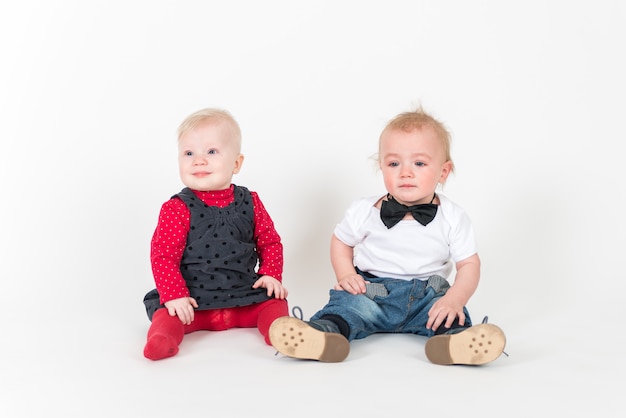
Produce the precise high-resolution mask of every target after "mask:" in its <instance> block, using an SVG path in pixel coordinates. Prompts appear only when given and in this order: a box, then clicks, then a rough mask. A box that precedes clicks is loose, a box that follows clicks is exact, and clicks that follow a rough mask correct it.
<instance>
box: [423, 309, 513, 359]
mask: <svg viewBox="0 0 626 418" xmlns="http://www.w3.org/2000/svg"><path fill="white" fill-rule="evenodd" d="M505 345H506V337H505V336H504V332H502V330H501V329H500V328H499V327H497V326H496V325H493V324H487V323H486V317H485V320H484V321H483V323H482V324H480V325H474V326H472V327H469V328H467V329H465V330H463V331H461V332H459V333H457V334H442V335H435V336H434V337H430V338H429V339H428V341H426V347H425V351H426V357H427V358H428V360H430V362H431V363H434V364H442V365H447V364H466V365H479V364H486V363H489V362H491V361H494V360H495V359H497V358H498V357H500V354H502V353H503V352H504V346H505Z"/></svg>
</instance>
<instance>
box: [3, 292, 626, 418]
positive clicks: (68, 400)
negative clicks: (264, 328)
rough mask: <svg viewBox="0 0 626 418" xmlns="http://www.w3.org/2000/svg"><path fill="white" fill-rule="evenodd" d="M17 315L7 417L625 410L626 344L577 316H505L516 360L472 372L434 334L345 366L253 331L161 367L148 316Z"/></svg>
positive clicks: (191, 347) (364, 350) (196, 346)
mask: <svg viewBox="0 0 626 418" xmlns="http://www.w3.org/2000/svg"><path fill="white" fill-rule="evenodd" d="M79 305H80V303H79ZM79 305H78V306H79ZM65 312H66V314H69V313H70V310H66V311H65ZM17 314H18V313H17V312H16V316H15V317H14V318H11V320H10V321H8V320H7V318H5V320H3V324H8V330H9V334H8V335H7V334H6V333H5V334H4V335H3V337H2V346H3V347H2V352H3V356H2V359H1V362H0V373H1V374H0V397H1V398H2V399H1V403H0V416H1V417H5V418H13V417H16V418H17V417H30V418H32V417H43V416H53V415H54V416H60V417H127V416H128V417H130V416H136V417H175V416H197V417H249V416H261V417H266V416H267V417H292V416H293V417H299V416H311V417H316V416H317V417H326V416H330V417H335V416H337V417H338V416H350V417H352V416H366V417H369V416H372V417H373V416H411V417H419V416H437V417H468V416H469V417H474V416H476V417H529V416H542V417H547V416H559V417H565V416H567V417H572V416H574V417H579V416H580V417H588V416H608V417H617V416H623V415H620V413H623V412H624V411H625V409H624V406H623V402H622V393H623V383H624V377H623V376H624V371H625V369H624V364H623V361H622V360H623V355H624V350H623V347H622V346H619V345H618V343H617V341H614V340H613V337H612V336H611V335H610V334H608V333H604V332H600V334H598V333H597V332H596V331H593V330H591V329H589V328H587V327H584V328H579V327H580V326H581V324H576V323H568V321H567V320H566V317H567V315H566V316H563V317H557V316H553V317H546V318H543V319H541V320H534V321H527V320H521V319H520V320H508V322H507V323H498V325H500V326H501V327H502V328H503V329H505V331H506V333H507V347H506V352H507V353H508V354H509V356H508V357H506V356H504V355H502V356H501V357H500V358H499V359H497V360H496V361H495V362H492V363H490V364H488V365H485V366H479V367H469V366H436V365H433V364H430V363H429V362H428V361H427V360H426V358H425V356H424V352H423V348H424V343H425V340H424V339H423V338H421V337H417V336H412V335H375V336H372V337H369V338H367V339H365V340H360V341H355V342H353V343H352V345H351V353H350V355H349V356H348V358H347V359H346V361H344V362H343V363H334V364H327V363H319V362H313V361H301V360H295V359H291V358H288V357H283V356H282V355H280V354H278V355H276V352H275V350H274V349H273V348H272V347H269V346H266V345H265V344H264V343H263V342H262V339H261V337H260V335H259V334H258V333H257V331H256V330H254V329H235V330H229V331H224V332H213V333H211V332H199V333H195V334H190V335H188V336H186V337H185V340H184V341H183V344H182V346H181V350H180V352H179V354H178V355H177V356H175V357H173V358H170V359H166V360H162V361H158V362H152V361H149V360H147V359H145V358H144V357H143V356H142V348H143V343H144V339H145V332H146V330H147V327H148V321H147V318H146V319H144V318H143V317H142V316H141V315H134V316H132V317H131V316H128V317H127V318H125V320H124V318H123V317H124V315H122V313H121V312H118V313H117V314H113V315H112V316H111V315H105V314H104V313H103V312H91V313H89V315H86V316H83V317H78V316H77V317H76V318H72V317H71V315H67V316H66V315H63V316H56V315H51V316H50V317H46V318H43V319H42V321H41V322H40V323H39V324H36V323H32V320H29V321H28V323H26V324H24V323H21V322H20V320H19V315H17ZM107 316H109V317H108V318H107ZM491 322H493V323H496V321H491ZM558 324H560V325H561V326H560V327H558V326H557V325H558ZM5 329H6V326H5ZM26 329H27V331H24V330H26ZM614 335H615V334H614ZM615 338H617V336H616V337H615ZM600 413H605V414H601V415H599V414H600Z"/></svg>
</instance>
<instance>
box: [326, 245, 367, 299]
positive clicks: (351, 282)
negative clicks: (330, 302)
mask: <svg viewBox="0 0 626 418" xmlns="http://www.w3.org/2000/svg"><path fill="white" fill-rule="evenodd" d="M353 257H354V249H353V248H352V247H350V246H348V245H346V244H344V243H343V242H342V241H340V240H339V239H338V238H337V237H336V236H335V234H333V236H332V238H331V240H330V262H331V264H332V265H333V270H334V271H335V276H336V277H337V283H336V284H335V287H334V288H335V290H345V291H347V292H350V293H352V294H353V295H358V294H362V293H365V290H366V289H365V283H366V282H365V280H364V279H363V277H362V276H361V275H360V274H358V273H357V272H356V270H355V268H354V261H353Z"/></svg>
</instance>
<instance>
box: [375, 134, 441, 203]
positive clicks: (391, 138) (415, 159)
mask: <svg viewBox="0 0 626 418" xmlns="http://www.w3.org/2000/svg"><path fill="white" fill-rule="evenodd" d="M380 140H381V142H380V157H379V158H380V160H379V162H380V169H381V171H382V174H383V180H384V182H385V188H386V189H387V191H388V192H389V193H391V195H392V196H393V197H395V198H396V200H398V201H399V202H400V203H403V204H405V205H408V206H410V205H416V204H420V203H429V202H430V201H431V200H432V198H433V193H435V190H436V188H437V183H439V182H441V183H444V182H445V180H446V178H447V177H448V174H449V173H450V170H451V169H452V163H451V162H450V161H447V162H446V161H445V156H444V151H443V147H442V145H441V141H440V140H439V138H438V137H437V135H436V133H435V132H434V130H433V129H431V128H428V127H424V128H421V129H414V130H412V131H410V132H404V131H402V130H390V131H388V132H385V133H384V134H383V135H382V137H381V139H380Z"/></svg>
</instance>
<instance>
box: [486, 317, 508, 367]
mask: <svg viewBox="0 0 626 418" xmlns="http://www.w3.org/2000/svg"><path fill="white" fill-rule="evenodd" d="M488 319H489V317H488V316H487V315H485V317H484V318H483V324H486V323H487V320H488ZM502 354H504V355H505V356H507V357H508V356H509V355H508V354H507V352H506V351H504V350H502Z"/></svg>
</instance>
